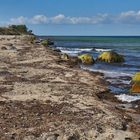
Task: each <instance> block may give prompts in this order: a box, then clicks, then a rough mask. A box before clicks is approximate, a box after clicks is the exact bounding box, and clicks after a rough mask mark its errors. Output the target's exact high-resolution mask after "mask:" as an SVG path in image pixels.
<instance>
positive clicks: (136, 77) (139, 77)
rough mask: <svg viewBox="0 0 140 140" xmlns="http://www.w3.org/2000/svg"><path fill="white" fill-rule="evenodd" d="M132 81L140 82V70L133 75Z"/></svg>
mask: <svg viewBox="0 0 140 140" xmlns="http://www.w3.org/2000/svg"><path fill="white" fill-rule="evenodd" d="M132 81H133V82H140V72H137V73H135V74H134V76H133V77H132Z"/></svg>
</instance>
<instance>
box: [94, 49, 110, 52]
mask: <svg viewBox="0 0 140 140" xmlns="http://www.w3.org/2000/svg"><path fill="white" fill-rule="evenodd" d="M95 50H96V51H97V52H105V51H111V49H95Z"/></svg>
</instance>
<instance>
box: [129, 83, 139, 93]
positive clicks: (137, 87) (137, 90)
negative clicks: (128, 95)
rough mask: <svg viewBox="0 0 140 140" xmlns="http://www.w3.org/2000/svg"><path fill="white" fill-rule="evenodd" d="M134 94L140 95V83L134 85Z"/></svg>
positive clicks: (132, 90) (132, 89)
mask: <svg viewBox="0 0 140 140" xmlns="http://www.w3.org/2000/svg"><path fill="white" fill-rule="evenodd" d="M131 92H132V93H140V83H133V84H132V88H131Z"/></svg>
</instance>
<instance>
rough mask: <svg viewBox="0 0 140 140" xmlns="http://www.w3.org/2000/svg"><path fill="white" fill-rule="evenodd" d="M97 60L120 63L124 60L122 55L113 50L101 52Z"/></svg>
mask: <svg viewBox="0 0 140 140" xmlns="http://www.w3.org/2000/svg"><path fill="white" fill-rule="evenodd" d="M97 60H99V61H103V62H107V63H121V62H124V58H123V56H122V55H120V54H118V53H116V52H114V51H106V52H103V53H101V54H100V55H99V56H98V57H97Z"/></svg>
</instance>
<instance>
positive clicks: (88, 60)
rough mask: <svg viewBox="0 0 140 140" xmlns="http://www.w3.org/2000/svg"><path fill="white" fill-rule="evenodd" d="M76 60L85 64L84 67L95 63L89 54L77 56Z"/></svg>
mask: <svg viewBox="0 0 140 140" xmlns="http://www.w3.org/2000/svg"><path fill="white" fill-rule="evenodd" d="M78 58H79V59H80V60H81V62H82V63H83V64H86V65H91V64H94V62H95V61H94V59H93V57H92V55H90V54H82V55H80V56H78Z"/></svg>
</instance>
